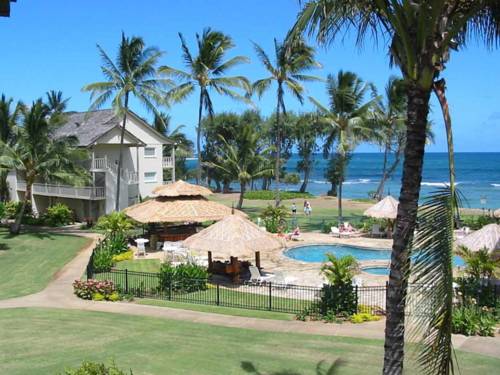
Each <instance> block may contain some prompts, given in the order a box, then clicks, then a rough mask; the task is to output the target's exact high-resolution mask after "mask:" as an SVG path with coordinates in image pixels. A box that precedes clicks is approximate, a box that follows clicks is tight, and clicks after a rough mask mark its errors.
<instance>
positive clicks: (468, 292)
mask: <svg viewBox="0 0 500 375" xmlns="http://www.w3.org/2000/svg"><path fill="white" fill-rule="evenodd" d="M454 281H455V283H457V284H458V287H457V291H458V299H459V301H460V303H461V304H462V305H465V306H468V305H476V306H479V307H491V308H495V307H497V306H496V304H497V303H498V302H497V300H498V298H497V297H496V291H495V285H494V284H491V283H485V282H483V281H482V280H481V279H476V278H474V277H457V278H455V280H454ZM499 302H500V301H499Z"/></svg>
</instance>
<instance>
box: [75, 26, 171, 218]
mask: <svg viewBox="0 0 500 375" xmlns="http://www.w3.org/2000/svg"><path fill="white" fill-rule="evenodd" d="M97 49H98V50H99V54H100V55H101V59H102V65H101V71H102V73H103V75H104V77H105V79H106V81H102V82H95V83H91V84H89V85H86V86H84V87H83V88H82V90H83V91H90V93H91V96H90V98H91V100H93V102H92V104H91V105H90V109H89V111H93V110H96V109H99V108H101V107H102V106H103V105H105V104H106V103H107V102H108V101H109V100H111V103H112V106H113V109H114V111H115V113H116V114H117V115H119V116H122V126H121V134H120V155H119V157H118V165H117V174H116V176H117V177H116V202H115V210H116V211H119V209H120V185H121V178H120V176H121V175H122V164H123V147H124V146H123V140H124V137H125V125H126V123H127V116H128V110H129V99H130V96H133V97H135V98H136V99H137V100H138V101H139V102H140V103H141V104H143V105H144V106H145V107H146V109H147V110H148V111H150V112H152V113H154V114H155V115H159V114H160V113H159V111H158V109H157V108H156V106H157V105H159V104H166V102H165V91H164V89H165V88H166V87H167V86H168V85H169V84H170V83H171V82H170V81H169V80H166V79H160V78H158V77H157V73H156V64H157V63H158V59H159V58H160V56H161V55H162V53H161V52H160V51H159V50H158V49H157V48H155V47H146V45H145V43H144V40H143V39H142V38H139V37H135V36H134V37H131V38H128V37H126V36H125V34H124V33H122V38H121V42H120V45H119V47H118V55H117V56H116V62H113V60H112V59H111V58H110V57H109V56H108V54H107V53H106V52H105V51H104V49H102V48H101V46H100V45H97ZM94 98H95V99H94Z"/></svg>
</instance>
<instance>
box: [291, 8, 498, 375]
mask: <svg viewBox="0 0 500 375" xmlns="http://www.w3.org/2000/svg"><path fill="white" fill-rule="evenodd" d="M349 29H354V31H355V32H356V33H357V36H356V41H357V43H358V44H359V45H362V42H363V41H364V40H365V39H366V37H367V35H370V36H374V35H375V36H379V35H384V37H385V40H387V41H389V45H390V48H389V49H390V56H391V61H392V62H393V63H395V64H396V65H397V66H398V67H399V68H400V70H401V73H402V76H403V79H404V80H405V83H406V86H407V90H406V92H407V105H408V107H407V122H406V127H407V139H406V146H405V161H404V164H403V175H402V182H401V193H400V196H399V201H400V205H399V209H398V218H397V220H396V230H395V233H394V236H393V238H394V241H393V256H392V262H391V272H390V275H389V287H388V293H387V294H388V298H387V307H388V309H387V310H388V311H387V320H386V342H385V356H384V373H385V374H401V373H402V371H403V360H404V332H405V330H404V321H405V315H404V309H405V301H404V300H405V296H406V291H407V275H405V274H404V272H402V268H403V267H405V266H406V264H407V263H408V256H409V247H410V244H411V242H412V239H413V232H414V229H415V225H416V219H417V208H418V200H419V194H420V181H421V179H422V166H423V158H424V148H425V141H426V128H427V123H428V121H427V116H428V113H429V100H430V94H431V92H432V90H433V85H434V82H435V80H436V79H437V77H438V76H439V74H440V73H441V72H442V71H443V70H444V69H445V63H446V62H447V61H448V59H449V56H450V49H454V48H456V47H457V46H460V45H463V44H464V43H465V42H466V41H467V40H469V39H470V38H471V37H476V38H478V39H481V40H483V41H484V42H485V44H486V45H487V46H489V47H491V46H493V45H495V43H498V41H499V40H500V9H499V7H498V2H497V1H495V0H476V1H462V0H443V1H435V0H422V1H419V2H415V1H410V0H391V1H375V2H374V1H371V0H352V1H349V2H347V3H346V2H345V1H342V0H310V1H308V2H307V3H305V4H304V6H303V8H302V10H301V11H300V13H299V15H298V19H297V21H296V23H295V25H294V27H293V29H292V32H291V33H290V37H291V38H295V37H296V34H297V33H302V32H308V33H309V34H311V35H316V37H317V39H318V41H319V42H320V43H323V44H329V43H331V42H332V41H333V40H334V39H335V37H336V36H337V35H338V34H339V33H342V34H343V33H344V32H346V31H347V30H349ZM449 266H450V267H451V263H450V265H449ZM447 273H448V272H447ZM447 318H449V317H447ZM448 344H451V341H450V340H446V341H443V342H442V343H441V345H448ZM443 353H449V351H448V350H445V351H441V350H435V351H428V352H427V354H428V357H429V359H430V360H429V361H428V362H427V363H428V364H429V365H425V364H424V365H423V366H424V370H427V371H431V369H432V367H431V366H432V365H435V364H436V361H434V360H431V358H430V357H433V358H434V359H436V360H441V362H444V361H448V363H447V365H448V366H445V365H444V364H443V365H441V366H440V368H441V369H442V370H443V373H446V374H447V373H449V372H450V369H451V366H449V364H450V361H451V358H450V357H447V356H446V355H445V356H442V354H443Z"/></svg>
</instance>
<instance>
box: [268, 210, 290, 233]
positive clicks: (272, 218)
mask: <svg viewBox="0 0 500 375" xmlns="http://www.w3.org/2000/svg"><path fill="white" fill-rule="evenodd" d="M287 216H288V210H287V209H286V208H285V207H284V206H279V207H274V206H271V205H269V206H267V207H266V208H265V209H264V211H262V219H263V220H264V225H265V227H266V230H267V231H268V232H270V233H278V232H280V231H283V232H284V231H286V230H287V228H286V217H287Z"/></svg>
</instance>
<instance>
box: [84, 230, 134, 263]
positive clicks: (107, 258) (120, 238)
mask: <svg viewBox="0 0 500 375" xmlns="http://www.w3.org/2000/svg"><path fill="white" fill-rule="evenodd" d="M127 245H128V243H127V238H126V236H125V234H124V233H114V234H109V235H108V236H107V237H106V238H105V239H104V240H102V241H100V242H99V243H98V244H97V246H96V247H95V249H94V257H93V266H94V271H95V272H107V271H109V270H110V269H111V268H112V267H113V265H114V264H115V262H116V260H115V256H119V255H120V254H122V253H124V252H126V251H127V250H128V246H127ZM132 257H133V254H132ZM131 259H132V258H131ZM122 260H125V259H122Z"/></svg>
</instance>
